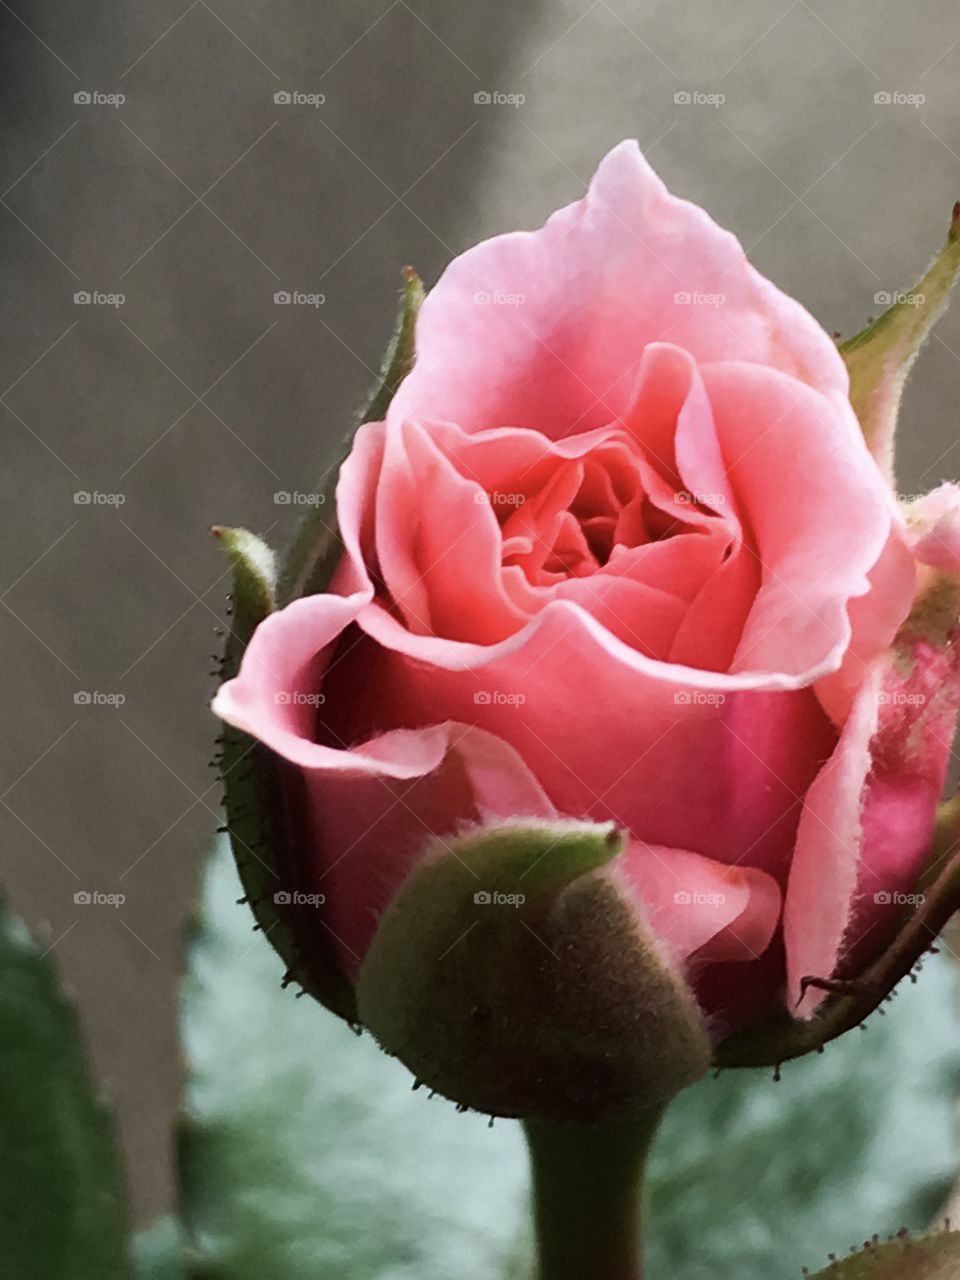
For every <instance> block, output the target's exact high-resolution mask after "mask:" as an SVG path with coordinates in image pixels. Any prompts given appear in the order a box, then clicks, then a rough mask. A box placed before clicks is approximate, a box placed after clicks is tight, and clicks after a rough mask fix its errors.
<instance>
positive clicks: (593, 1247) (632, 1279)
mask: <svg viewBox="0 0 960 1280" xmlns="http://www.w3.org/2000/svg"><path fill="white" fill-rule="evenodd" d="M660 1115H661V1111H660V1110H659V1109H655V1110H651V1111H647V1112H641V1113H640V1114H639V1115H636V1116H631V1117H629V1118H618V1119H616V1120H613V1121H606V1122H605V1123H603V1124H599V1125H575V1124H550V1123H546V1122H541V1121H528V1122H527V1123H526V1124H525V1126H524V1128H525V1131H526V1135H527V1143H528V1145H529V1148H530V1162H531V1166H532V1170H533V1202H534V1216H535V1220H536V1235H537V1258H538V1271H537V1276H538V1280H587V1278H589V1280H642V1276H643V1179H644V1170H645V1168H646V1163H647V1155H648V1153H649V1151H650V1146H651V1144H652V1142H653V1137H654V1134H655V1133H656V1129H657V1124H658V1122H659V1120H660Z"/></svg>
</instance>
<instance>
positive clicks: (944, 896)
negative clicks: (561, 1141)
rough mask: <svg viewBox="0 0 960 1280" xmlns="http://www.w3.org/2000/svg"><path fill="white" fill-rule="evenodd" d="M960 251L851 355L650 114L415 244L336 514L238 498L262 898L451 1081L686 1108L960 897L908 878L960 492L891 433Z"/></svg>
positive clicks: (360, 1008)
mask: <svg viewBox="0 0 960 1280" xmlns="http://www.w3.org/2000/svg"><path fill="white" fill-rule="evenodd" d="M956 256H957V255H956V252H955V227H954V228H952V229H951V238H950V240H949V241H948V245H947V249H946V250H945V252H944V254H943V255H942V256H941V258H940V259H939V260H938V262H937V263H936V264H935V265H934V267H933V268H931V272H930V273H929V275H928V277H927V278H926V295H927V297H928V298H929V305H928V306H926V308H924V307H913V308H912V309H909V310H907V311H905V310H904V309H903V308H902V307H900V305H899V304H897V305H895V306H894V307H893V308H892V309H891V312H889V313H887V315H886V316H885V317H883V318H882V320H881V321H878V322H877V324H876V325H874V326H872V327H871V328H870V329H868V330H866V331H865V333H864V334H862V335H858V338H857V339H854V340H852V342H851V343H849V344H847V348H846V349H844V350H843V351H840V350H838V348H837V346H836V345H835V343H834V342H833V341H832V340H831V338H830V337H829V336H828V335H827V334H826V333H825V332H824V331H823V330H822V329H821V328H820V326H819V325H818V324H817V323H816V322H815V321H814V320H813V319H812V317H811V316H810V315H809V314H808V313H807V312H806V311H805V310H804V309H803V307H801V306H800V305H799V304H798V303H797V302H795V301H794V300H793V299H791V298H789V297H787V296H785V295H784V294H782V293H781V292H780V291H779V290H778V289H777V288H776V287H775V286H774V285H773V284H771V283H770V282H769V281H767V280H765V279H764V278H763V277H762V276H761V275H759V274H758V273H757V272H756V271H755V270H754V269H753V268H752V267H751V266H750V264H749V263H748V262H747V260H746V257H745V255H744V252H743V250H742V248H741V247H740V245H739V244H738V242H737V241H736V239H735V238H734V237H733V236H732V235H730V234H729V233H728V232H726V231H723V230H721V229H720V228H719V227H718V226H716V224H715V223H713V222H712V221H711V219H710V218H709V217H708V216H707V214H706V213H704V212H703V211H702V210H700V209H699V208H697V207H696V206H695V205H692V204H689V203H687V202H686V201H683V200H680V199H678V198H676V197H674V196H672V195H671V194H670V193H669V192H668V191H667V190H666V189H665V187H664V186H663V184H662V183H661V181H660V180H659V179H658V177H657V176H656V175H655V174H654V173H653V171H652V170H651V169H650V168H649V167H648V166H647V164H646V163H645V161H644V160H643V158H642V157H641V155H640V153H639V151H638V149H637V147H636V145H635V144H632V143H624V144H622V145H620V146H619V147H617V148H616V149H615V150H614V151H613V152H611V153H610V154H609V155H608V156H607V157H606V159H605V160H604V161H603V163H602V164H601V166H600V168H599V170H598V172H597V174H596V176H595V177H594V179H593V181H592V183H591V185H590V189H589V191H588V193H587V195H586V196H585V197H584V198H583V199H582V200H580V201H578V202H576V203H574V204H572V205H570V206H568V207H567V208H565V209H561V210H560V211H559V212H557V213H555V214H554V215H553V216H552V217H551V218H550V219H549V220H548V221H547V223H546V224H545V226H543V227H542V228H541V229H540V230H538V231H535V232H532V233H528V232H518V233H513V234H509V235H504V236H499V237H497V238H495V239H492V240H489V241H486V242H485V243H483V244H480V245H478V246H477V247H475V248H473V249H471V250H469V251H468V252H467V253H465V254H463V255H462V256H461V257H459V258H457V259H456V260H455V261H454V262H453V263H452V264H451V265H450V266H449V267H448V268H447V270H446V271H445V273H444V274H443V276H442V278H441V279H440V281H439V283H438V284H437V285H436V287H435V288H434V289H433V290H432V291H431V292H430V294H429V295H428V296H427V298H426V300H425V301H424V302H423V305H422V308H419V294H417V293H415V290H414V286H413V284H412V279H413V278H412V277H410V278H409V279H408V286H407V298H406V305H405V308H404V312H403V316H402V323H401V328H400V331H399V334H398V339H397V341H396V343H395V345H394V349H393V352H392V355H391V358H390V360H389V361H388V364H387V366H386V369H385V374H384V380H383V386H382V388H381V390H380V393H379V394H378V396H377V399H376V403H375V404H374V406H373V408H372V409H371V410H370V411H369V412H368V413H367V414H366V415H365V417H366V418H367V419H368V420H367V421H366V422H365V425H363V426H361V427H360V428H359V430H358V431H357V432H356V434H355V436H354V439H353V442H352V447H351V449H350V453H349V456H348V457H347V458H346V460H345V461H344V463H343V465H342V467H341V469H340V473H339V480H338V483H337V486H336V500H335V520H336V532H334V531H333V515H334V511H333V506H334V504H333V503H332V502H331V503H330V504H329V506H322V507H320V508H318V514H317V516H316V517H315V518H314V519H313V520H312V521H311V522H309V523H308V524H307V526H306V528H305V531H304V533H303V535H302V536H301V538H300V539H299V541H298V543H297V546H296V548H295V550H294V552H293V553H292V556H291V558H290V559H289V561H288V562H287V565H286V568H285V570H284V572H283V574H282V576H281V579H280V584H279V586H277V585H276V584H275V583H274V581H273V576H272V570H271V566H270V564H269V561H268V559H267V555H266V553H265V551H264V550H263V549H262V547H261V546H260V545H259V544H257V542H256V540H253V539H251V535H247V534H242V533H238V532H233V533H230V534H227V535H225V536H226V537H227V540H228V544H229V547H230V550H231V553H232V554H233V555H234V558H235V560H236V562H237V580H236V590H235V605H236V609H237V614H236V616H235V619H234V629H233V636H232V641H231V645H230V647H229V650H228V655H227V674H228V675H230V676H232V678H230V679H228V680H227V681H226V682H225V683H224V684H223V685H222V686H221V688H220V691H219V693H218V694H217V697H216V701H215V703H214V709H215V711H216V713H217V714H218V715H219V716H220V717H221V718H222V719H223V720H224V721H226V723H227V725H228V726H230V729H229V730H228V736H227V743H226V751H225V758H224V768H225V773H226V778H227V789H228V818H229V825H230V828H231V833H232V835H233V841H234V848H235V852H236V853H237V857H238V861H239V862H240V864H241V871H242V875H243V877H244V882H245V885H246V886H247V891H248V894H249V896H250V897H251V899H252V902H253V905H254V910H255V911H256V912H257V915H258V919H259V921H260V923H261V925H262V927H264V928H265V929H266V930H267V932H268V934H269V936H270V937H271V940H272V941H273V942H274V945H276V946H277V947H278V949H279V950H280V951H281V954H283V955H284V957H285V959H286V960H287V962H288V965H289V967H290V971H291V976H292V977H293V978H294V979H295V980H296V981H297V982H299V983H300V984H301V985H302V986H304V987H305V989H307V990H308V991H310V992H311V993H312V994H314V995H316V996H317V997H318V998H319V999H321V1000H323V1001H324V1002H325V1003H327V1004H328V1005H330V1006H331V1007H332V1008H334V1009H335V1010H336V1011H337V1012H339V1013H340V1014H342V1015H343V1016H345V1017H347V1018H349V1019H351V1020H355V1021H359V1022H360V1023H362V1024H363V1025H365V1026H367V1027H368V1028H369V1029H370V1030H371V1031H372V1032H373V1033H374V1035H375V1036H376V1037H377V1038H378V1039H379V1040H380V1042H381V1043H382V1044H383V1045H384V1047H385V1048H386V1049H388V1050H389V1051H390V1052H392V1053H395V1054H397V1055H398V1056H399V1057H400V1058H401V1059H402V1060H403V1061H404V1062H406V1063H407V1064H408V1066H410V1068H411V1069H412V1070H413V1071H414V1072H415V1073H416V1074H417V1075H418V1077H419V1078H421V1079H423V1080H424V1081H426V1083H428V1084H429V1085H430V1086H431V1087H433V1088H436V1089H438V1090H439V1091H441V1092H444V1093H446V1094H448V1095H449V1096H451V1097H453V1098H455V1099H456V1100H457V1101H458V1102H461V1103H463V1104H465V1105H470V1106H475V1107H478V1108H481V1109H483V1110H486V1111H489V1112H491V1113H495V1114H504V1115H523V1116H534V1117H536V1116H539V1117H546V1118H550V1119H564V1118H570V1119H594V1118H597V1117H599V1116H603V1115H605V1114H606V1113H608V1112H613V1111H616V1110H618V1109H622V1108H624V1107H628V1106H635V1107H646V1106H650V1105H653V1104H659V1103H662V1102H663V1101H665V1100H666V1099H667V1098H669V1097H670V1096H671V1095H672V1094H673V1093H674V1092H676V1090H677V1089H679V1088H681V1087H683V1086H684V1085H685V1084H687V1083H689V1082H690V1081H691V1080H693V1079H695V1078H696V1077H697V1076H698V1075H700V1074H701V1073H702V1072H703V1071H704V1070H705V1069H706V1067H707V1064H708V1062H709V1060H710V1057H711V1055H712V1056H713V1057H714V1060H715V1061H718V1062H727V1063H739V1062H744V1063H746V1062H750V1063H759V1062H766V1061H770V1062H774V1061H777V1060H779V1059H780V1058H782V1057H786V1056H790V1055H792V1054H794V1053H798V1052H804V1051H806V1050H807V1049H809V1048H812V1047H815V1046H817V1045H819V1044H822V1042H823V1041H824V1040H825V1039H826V1038H829V1036H830V1035H833V1034H837V1033H838V1032H839V1031H842V1030H844V1029H845V1028H846V1027H847V1026H849V1025H852V1024H853V1022H855V1021H859V1019H860V1018H861V1017H862V1015H863V1013H864V1011H866V1010H868V1009H869V1008H872V1007H873V1005H875V1004H876V1003H877V1001H878V1000H879V999H882V998H883V996H884V995H885V994H886V993H887V991H889V989H890V986H891V985H892V983H893V982H894V981H896V980H897V979H898V978H899V977H901V976H902V975H903V973H904V972H906V970H908V969H909V968H910V966H911V965H912V963H913V962H914V960H915V959H916V957H917V955H918V954H919V953H920V951H922V950H923V949H924V948H925V947H926V946H927V945H928V944H929V942H930V940H931V936H932V935H931V933H930V927H931V921H933V922H934V923H936V922H937V921H939V920H940V919H941V918H942V916H943V915H944V913H945V912H947V911H948V910H950V909H952V905H953V898H952V894H953V889H952V881H951V883H950V886H948V888H949V890H950V892H949V894H948V893H947V889H946V888H943V887H941V888H938V889H936V890H934V889H932V888H931V889H929V891H928V892H926V893H924V894H921V893H920V891H919V890H918V887H917V886H918V881H919V880H920V878H921V876H922V875H923V874H925V873H926V874H927V875H928V876H933V875H934V874H935V872H936V871H937V870H938V869H939V868H938V867H936V866H935V865H934V863H935V862H936V860H937V859H938V858H942V857H943V856H944V855H945V854H946V853H947V852H948V851H949V849H950V847H951V843H952V827H950V829H949V830H948V831H947V833H946V835H945V836H944V838H943V840H942V841H941V843H940V844H939V845H938V844H937V843H936V841H935V839H934V827H935V821H936V813H937V805H938V801H939V799H940V795H941V791H942V789H943V784H944V776H945V770H946V764H947V760H948V757H949V753H950V742H951V735H952V733H953V728H954V723H955V719H956V713H957V704H958V699H960V680H958V676H957V648H956V623H957V618H958V597H957V590H956V583H957V581H958V579H957V574H958V571H960V502H958V493H960V491H957V490H956V489H954V488H953V487H952V486H948V487H947V488H945V489H942V490H939V491H937V493H935V494H934V495H932V496H931V497H930V498H929V499H928V500H926V501H925V502H923V503H921V504H919V506H918V507H916V508H915V509H911V510H910V511H908V512H906V513H904V512H902V511H901V510H900V508H899V507H898V503H897V501H896V498H895V495H894V492H893V487H892V483H891V478H890V466H891V457H892V438H893V426H894V421H895V417H896V409H897V402H898V399H899V392H900V388H901V385H902V381H903V376H904V371H905V369H906V367H907V366H908V364H909V362H910V360H911V359H912V357H913V355H914V354H915V352H916V349H917V347H918V346H919V344H920V341H921V340H922V338H923V336H924V334H925V333H926V331H927V329H928V328H929V324H930V323H931V322H932V319H933V318H934V316H935V313H936V311H937V310H938V308H939V307H940V306H941V305H942V303H943V301H944V299H945V296H946V293H947V291H948V290H949V287H950V284H951V283H952V280H953V276H954V274H955V271H956V267H957V262H956ZM418 308H419V313H418ZM414 334H415V346H416V353H415V359H414V354H413V338H414ZM848 364H849V367H850V375H849V376H848V368H847V365H848ZM851 376H852V379H853V381H852V383H851ZM858 415H859V418H860V420H859V421H858ZM861 424H862V425H861ZM325 524H326V525H327V526H329V527H328V528H325V527H324V525H325ZM945 865H946V864H945ZM944 883H946V882H944ZM921 897H922V899H923V901H922V902H921V901H920V899H921ZM948 898H949V901H948Z"/></svg>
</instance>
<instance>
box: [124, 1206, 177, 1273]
mask: <svg viewBox="0 0 960 1280" xmlns="http://www.w3.org/2000/svg"><path fill="white" fill-rule="evenodd" d="M133 1252H134V1259H135V1261H136V1264H137V1265H136V1272H137V1280H186V1274H187V1273H186V1272H185V1271H184V1269H183V1267H184V1263H183V1237H182V1235H181V1232H180V1224H179V1223H178V1222H177V1220H176V1218H174V1217H171V1216H167V1217H165V1218H158V1220H157V1221H156V1222H153V1223H151V1224H150V1226H149V1227H146V1228H144V1230H143V1231H139V1232H137V1235H136V1237H135V1238H134V1242H133Z"/></svg>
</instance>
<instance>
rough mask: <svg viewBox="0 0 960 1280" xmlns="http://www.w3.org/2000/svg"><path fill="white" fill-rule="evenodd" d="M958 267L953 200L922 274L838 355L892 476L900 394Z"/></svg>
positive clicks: (872, 442) (957, 208) (871, 441)
mask: <svg viewBox="0 0 960 1280" xmlns="http://www.w3.org/2000/svg"><path fill="white" fill-rule="evenodd" d="M958 272H960V203H957V204H956V205H954V208H953V216H952V218H951V220H950V230H949V231H948V233H947V240H946V243H945V244H944V246H943V249H942V250H941V251H940V253H939V255H938V256H937V257H936V258H935V259H934V262H933V264H932V265H931V266H930V268H929V270H928V271H927V273H926V275H924V277H923V278H922V279H921V280H920V281H919V283H918V284H916V285H915V286H914V287H913V289H912V290H910V292H909V293H905V294H901V295H898V296H897V299H896V301H894V303H893V305H892V306H891V307H889V308H888V309H887V310H886V311H885V312H884V313H883V315H882V316H880V318H879V319H877V320H874V321H873V322H872V323H871V324H869V325H868V326H867V327H866V329H863V330H861V332H860V333H858V334H856V335H855V336H854V337H852V338H849V339H848V340H847V341H846V342H842V343H841V344H840V354H841V355H842V356H843V358H844V361H845V362H846V366H847V371H848V372H849V374H850V401H851V403H852V404H853V407H854V410H855V412H856V414H857V417H858V418H859V419H860V425H861V427H862V428H863V434H864V435H865V436H866V439H867V444H868V445H869V446H870V449H871V451H872V452H873V454H874V456H875V457H876V458H877V461H878V462H879V463H880V465H881V466H882V467H883V468H884V471H885V472H886V474H887V475H889V476H892V475H893V445H894V435H895V432H896V427H897V414H898V412H899V409H900V397H901V396H902V394H903V388H904V385H905V383H906V381H907V375H908V374H909V372H910V367H911V365H912V364H913V362H914V360H915V359H916V357H917V353H918V352H919V350H920V348H921V347H922V346H923V343H924V341H925V339H926V337H927V335H928V334H929V332H930V330H931V329H932V328H933V326H934V324H935V323H936V322H937V320H938V319H939V318H940V316H941V315H942V314H943V312H944V311H945V310H946V309H947V304H948V302H949V299H950V292H951V290H952V289H953V286H954V282H955V281H956V278H957V274H958Z"/></svg>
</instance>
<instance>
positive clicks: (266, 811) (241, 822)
mask: <svg viewBox="0 0 960 1280" xmlns="http://www.w3.org/2000/svg"><path fill="white" fill-rule="evenodd" d="M213 532H214V533H215V534H216V536H217V537H218V538H219V539H220V540H221V542H222V543H223V545H224V547H225V548H226V550H227V552H228V554H229V555H230V558H231V559H232V561H233V591H232V600H233V613H232V618H231V627H230V632H229V635H228V636H227V642H226V645H225V648H224V658H223V667H222V672H221V674H222V676H223V678H224V680H230V679H232V678H233V676H235V675H236V673H237V671H238V670H239V667H240V662H241V659H242V658H243V654H244V651H245V649H246V647H247V645H248V644H249V642H250V637H251V636H252V635H253V633H254V631H255V630H256V628H257V627H258V626H259V625H260V623H261V622H262V621H263V620H264V618H266V617H267V616H268V615H269V614H270V613H271V612H272V611H273V609H274V607H275V604H276V572H275V565H274V558H273V553H272V552H271V551H270V549H269V547H267V546H266V544H265V543H264V542H262V541H261V540H260V539H259V538H258V537H256V536H255V535H254V534H252V533H248V532H247V530H245V529H223V528H219V527H218V528H215V529H214V530H213ZM220 767H221V778H222V781H223V786H224V807H225V808H226V813H227V831H228V833H229V836H230V845H231V848H232V849H233V856H234V859H235V861H236V864H237V871H238V872H239V875H240V880H241V883H242V884H243V890H244V895H245V897H246V901H247V903H248V904H249V906H250V908H251V910H252V911H253V915H254V918H255V920H256V922H257V928H258V929H261V930H262V931H263V933H264V934H265V935H266V937H267V938H269V940H270V942H271V943H272V945H273V947H274V949H275V950H276V951H277V953H278V954H279V955H280V957H281V959H282V960H283V962H284V964H285V965H286V966H287V978H288V981H290V982H296V983H297V984H298V985H299V986H300V987H301V988H302V989H303V990H304V991H307V992H309V994H310V995H312V996H314V997H315V998H316V999H317V1000H319V1001H320V1003H321V1004H324V1005H326V1007H327V1008H328V1009H331V1010H333V1012H334V1013H337V1014H339V1015H340V1017H342V1018H346V1019H347V1021H350V1022H353V1021H355V1020H356V1005H355V1001H354V996H353V988H352V986H351V984H350V982H349V981H348V979H347V978H346V977H345V976H344V974H343V973H342V972H341V970H340V968H339V965H338V964H337V962H336V960H335V958H334V954H333V949H332V947H331V945H330V935H329V934H327V933H326V931H325V930H324V929H322V928H317V925H316V912H315V911H311V910H310V909H309V908H307V907H304V906H300V905H298V904H297V902H296V901H294V900H293V891H295V890H298V889H300V888H301V887H302V886H301V878H302V877H301V873H300V871H299V866H298V855H299V851H300V848H301V838H300V833H299V823H298V821H297V817H296V814H295V812H294V811H293V806H294V805H295V802H296V797H297V795H298V793H299V788H300V787H301V786H302V780H301V778H300V776H299V773H298V771H297V770H295V769H293V768H292V767H290V766H289V765H287V764H286V762H285V761H283V760H281V759H280V758H279V757H278V756H276V755H274V754H273V752H271V751H269V750H268V749H267V748H266V747H264V746H263V745H262V744H261V743H259V742H257V740H256V739H255V738H252V737H250V735H249V734H246V733H243V732H242V731H241V730H239V729H234V728H233V726H232V725H224V728H223V736H222V751H221V756H220ZM285 899H286V900H285ZM304 912H307V914H308V915H309V916H310V917H311V918H310V919H309V921H306V922H304V921H303V919H302V917H303V914H304Z"/></svg>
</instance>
